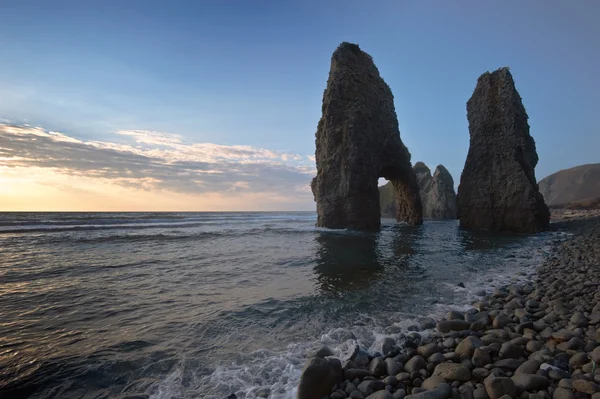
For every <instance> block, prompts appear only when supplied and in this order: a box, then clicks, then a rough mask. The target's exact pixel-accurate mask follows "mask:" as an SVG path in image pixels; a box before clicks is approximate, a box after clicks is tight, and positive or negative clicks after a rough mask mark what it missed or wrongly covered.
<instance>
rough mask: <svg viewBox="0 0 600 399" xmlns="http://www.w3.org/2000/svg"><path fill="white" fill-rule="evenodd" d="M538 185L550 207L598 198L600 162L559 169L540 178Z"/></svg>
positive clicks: (599, 190) (599, 193)
mask: <svg viewBox="0 0 600 399" xmlns="http://www.w3.org/2000/svg"><path fill="white" fill-rule="evenodd" d="M539 187H540V193H542V195H543V196H544V201H546V204H548V206H550V207H562V206H569V205H571V204H576V203H581V202H585V201H588V202H589V201H590V200H593V199H597V198H600V163H594V164H588V165H580V166H575V167H574V168H570V169H564V170H560V171H558V172H556V173H553V174H551V175H550V176H548V177H545V178H544V179H542V180H540V182H539Z"/></svg>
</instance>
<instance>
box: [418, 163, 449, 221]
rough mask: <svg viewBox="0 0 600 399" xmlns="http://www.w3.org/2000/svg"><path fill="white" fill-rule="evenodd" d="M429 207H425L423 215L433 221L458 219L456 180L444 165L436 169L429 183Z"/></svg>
mask: <svg viewBox="0 0 600 399" xmlns="http://www.w3.org/2000/svg"><path fill="white" fill-rule="evenodd" d="M426 202H427V205H426V206H423V214H424V216H425V217H426V218H431V219H456V193H455V192H454V179H452V175H450V172H448V169H446V168H445V167H444V165H438V166H437V167H436V168H435V172H434V173H433V177H432V178H431V181H430V183H429V189H428V193H427V200H426Z"/></svg>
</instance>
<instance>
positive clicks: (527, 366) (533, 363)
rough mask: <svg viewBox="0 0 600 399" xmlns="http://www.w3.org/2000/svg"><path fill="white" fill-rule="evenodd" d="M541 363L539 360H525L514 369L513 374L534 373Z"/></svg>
mask: <svg viewBox="0 0 600 399" xmlns="http://www.w3.org/2000/svg"><path fill="white" fill-rule="evenodd" d="M541 365H542V362H540V361H539V360H535V359H530V360H527V361H525V362H523V364H521V365H520V366H519V368H517V369H516V370H515V374H535V373H537V371H538V370H539V369H540V366H541Z"/></svg>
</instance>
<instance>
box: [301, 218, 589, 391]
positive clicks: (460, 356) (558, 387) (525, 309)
mask: <svg viewBox="0 0 600 399" xmlns="http://www.w3.org/2000/svg"><path fill="white" fill-rule="evenodd" d="M569 223H575V224H574V225H573V226H575V227H573V228H572V232H573V235H572V236H571V237H570V238H567V239H566V240H565V241H562V242H558V241H557V244H556V245H555V247H554V249H553V250H552V251H553V253H552V254H551V255H550V256H548V257H547V258H546V260H545V262H544V263H543V264H542V265H541V266H540V267H539V268H538V270H537V272H536V273H522V274H521V275H517V276H515V277H514V278H513V279H512V281H513V282H512V283H511V284H510V285H507V286H498V287H496V289H495V291H494V292H493V293H492V294H489V293H488V292H486V291H485V290H480V291H478V292H477V293H476V294H477V295H478V296H479V297H480V298H479V300H478V302H476V303H475V304H473V307H472V308H471V309H469V310H467V311H465V312H457V311H452V312H449V313H448V314H447V315H446V316H447V317H446V320H440V321H437V323H436V321H435V320H433V319H430V318H421V319H419V322H418V325H416V326H415V328H414V329H413V330H414V331H423V330H429V329H432V328H436V329H437V331H436V330H433V331H431V332H427V334H426V335H423V336H422V335H421V333H418V332H411V333H410V334H408V335H407V336H405V335H404V334H402V331H401V330H398V331H394V332H390V334H392V333H393V334H397V335H395V337H396V338H397V341H396V339H393V338H387V339H384V341H383V342H382V353H381V354H379V355H376V354H375V355H373V356H369V357H367V356H366V355H365V353H366V348H358V347H357V348H355V351H354V353H353V354H352V356H351V357H350V359H352V360H351V361H349V362H348V365H349V366H348V367H349V369H348V370H345V379H346V381H344V382H342V383H341V384H337V385H336V386H335V389H333V390H332V391H331V392H332V393H331V394H330V399H342V398H343V397H344V396H345V395H348V397H350V398H351V399H365V398H367V399H404V398H405V397H406V398H407V399H424V398H434V399H435V398H440V399H441V398H444V399H447V398H467V399H471V398H472V399H500V398H503V399H504V398H509V397H510V398H519V399H542V398H543V399H549V398H553V399H569V398H590V397H591V398H592V399H600V218H597V219H594V220H592V219H590V220H589V221H582V222H569ZM523 279H531V280H530V281H529V282H527V281H526V282H524V283H521V282H520V281H523ZM399 343H405V345H403V346H399ZM319 352H320V353H319ZM330 352H331V350H330V349H328V348H321V349H320V350H319V351H318V353H319V355H322V356H327V357H328V356H331V354H330ZM593 362H595V363H596V364H597V365H598V366H596V369H595V368H594V363H593ZM592 371H595V374H592ZM407 392H408V393H410V394H409V395H407ZM298 399H307V398H301V397H299V398H298Z"/></svg>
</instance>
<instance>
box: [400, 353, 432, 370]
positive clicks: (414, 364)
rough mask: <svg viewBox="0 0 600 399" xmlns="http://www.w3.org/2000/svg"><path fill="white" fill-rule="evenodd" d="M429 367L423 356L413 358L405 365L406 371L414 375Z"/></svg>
mask: <svg viewBox="0 0 600 399" xmlns="http://www.w3.org/2000/svg"><path fill="white" fill-rule="evenodd" d="M426 366H427V362H426V361H425V359H423V357H422V356H419V355H417V356H413V357H412V358H411V359H410V360H409V361H408V362H406V364H405V365H404V371H406V372H409V373H413V372H415V371H419V370H420V369H424V368H425V367H426Z"/></svg>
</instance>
